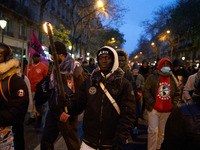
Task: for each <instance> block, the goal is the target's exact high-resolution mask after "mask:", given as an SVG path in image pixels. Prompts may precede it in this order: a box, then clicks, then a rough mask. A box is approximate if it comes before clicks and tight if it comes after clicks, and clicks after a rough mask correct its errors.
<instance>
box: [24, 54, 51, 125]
mask: <svg viewBox="0 0 200 150" xmlns="http://www.w3.org/2000/svg"><path fill="white" fill-rule="evenodd" d="M32 59H33V63H31V64H29V65H26V67H25V69H24V73H23V74H24V75H26V76H27V77H28V79H29V81H30V84H31V92H32V97H33V100H34V97H35V91H36V87H37V84H38V83H39V82H40V81H41V80H42V79H43V78H44V77H46V75H47V73H48V67H47V66H46V65H45V64H43V63H42V62H40V54H38V53H34V54H33V58H32ZM30 104H33V105H32V106H31V105H29V109H30V112H29V113H30V118H29V119H28V120H27V121H26V125H30V124H32V123H34V122H35V121H36V117H37V122H38V123H39V124H40V123H41V120H42V115H41V113H42V108H41V107H40V108H38V107H36V106H35V103H34V101H33V102H32V103H30Z"/></svg>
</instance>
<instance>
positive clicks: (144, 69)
mask: <svg viewBox="0 0 200 150" xmlns="http://www.w3.org/2000/svg"><path fill="white" fill-rule="evenodd" d="M139 73H140V74H141V75H142V76H143V77H144V81H146V79H147V78H148V76H149V75H150V74H151V67H150V66H149V62H148V61H147V59H144V60H143V61H142V66H140V68H139ZM142 100H143V102H142V110H141V119H144V117H143V115H144V111H145V98H144V97H143V99H142Z"/></svg>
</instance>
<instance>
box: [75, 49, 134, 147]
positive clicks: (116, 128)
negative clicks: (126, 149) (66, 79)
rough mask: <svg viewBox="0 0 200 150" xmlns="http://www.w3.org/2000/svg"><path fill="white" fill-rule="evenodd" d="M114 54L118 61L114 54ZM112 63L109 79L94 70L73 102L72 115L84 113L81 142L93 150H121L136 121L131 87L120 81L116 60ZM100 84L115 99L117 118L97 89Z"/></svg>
mask: <svg viewBox="0 0 200 150" xmlns="http://www.w3.org/2000/svg"><path fill="white" fill-rule="evenodd" d="M112 50H113V49H112ZM113 51H115V50H113ZM113 53H114V56H115V58H117V57H118V56H117V54H116V52H113ZM115 54H116V55H115ZM114 61H115V62H114V64H113V68H112V71H113V72H112V71H111V75H110V76H109V77H107V78H104V77H103V76H102V73H101V71H100V69H99V68H97V69H96V70H94V71H93V73H92V75H91V77H90V78H88V79H87V80H86V81H84V82H83V83H82V85H81V86H80V88H79V92H78V95H77V96H78V98H77V99H76V101H73V106H72V111H71V113H72V114H73V113H81V112H82V111H83V110H85V114H84V119H83V133H84V134H83V141H84V142H85V143H86V144H87V145H89V146H91V147H93V148H96V149H97V148H99V149H111V148H112V149H123V146H124V144H125V143H126V139H128V136H129V133H130V129H131V128H133V122H134V121H135V117H136V105H135V98H134V92H133V89H132V86H131V84H130V82H129V81H128V80H127V79H125V78H124V77H123V75H124V74H123V71H122V70H121V69H120V68H118V65H116V64H117V63H118V59H114ZM100 82H102V83H103V84H104V85H105V87H106V89H107V90H108V91H109V93H110V94H111V95H112V97H113V98H114V99H115V101H116V103H117V105H118V106H119V108H120V115H119V114H118V113H117V111H116V110H115V108H114V107H113V105H112V104H111V102H110V100H109V99H108V97H107V96H106V95H105V93H104V92H103V90H102V89H101V87H100V86H99V83H100Z"/></svg>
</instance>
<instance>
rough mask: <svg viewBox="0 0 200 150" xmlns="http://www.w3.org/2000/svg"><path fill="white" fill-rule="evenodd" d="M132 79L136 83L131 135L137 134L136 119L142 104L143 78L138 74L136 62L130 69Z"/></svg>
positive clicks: (139, 115) (139, 114)
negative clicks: (134, 112)
mask: <svg viewBox="0 0 200 150" xmlns="http://www.w3.org/2000/svg"><path fill="white" fill-rule="evenodd" d="M131 71H132V73H133V78H134V80H135V82H136V89H137V95H138V96H137V97H136V120H135V122H134V129H133V130H132V133H133V134H138V129H137V127H138V119H139V117H141V102H142V87H143V85H144V77H143V76H142V75H141V74H140V73H139V66H138V64H137V62H135V63H134V64H133V66H132V67H131Z"/></svg>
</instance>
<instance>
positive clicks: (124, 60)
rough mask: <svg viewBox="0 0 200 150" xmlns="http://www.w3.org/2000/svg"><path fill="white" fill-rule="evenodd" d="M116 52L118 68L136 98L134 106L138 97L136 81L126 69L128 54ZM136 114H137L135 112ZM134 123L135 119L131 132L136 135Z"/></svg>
mask: <svg viewBox="0 0 200 150" xmlns="http://www.w3.org/2000/svg"><path fill="white" fill-rule="evenodd" d="M116 51H117V54H118V58H119V67H120V68H121V69H122V70H123V71H124V78H126V79H127V80H128V81H130V83H131V85H132V87H133V91H134V95H135V98H136V104H137V101H138V98H139V95H138V92H137V86H136V80H135V78H133V74H132V72H131V70H130V69H129V67H128V54H127V53H126V52H125V51H124V50H122V49H117V50H116ZM136 114H137V111H136ZM136 116H137V115H136ZM136 122H137V117H136V120H135V121H134V123H133V124H134V129H136V130H134V129H132V130H131V131H134V132H135V133H136V134H137V123H136ZM132 133H133V132H132Z"/></svg>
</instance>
